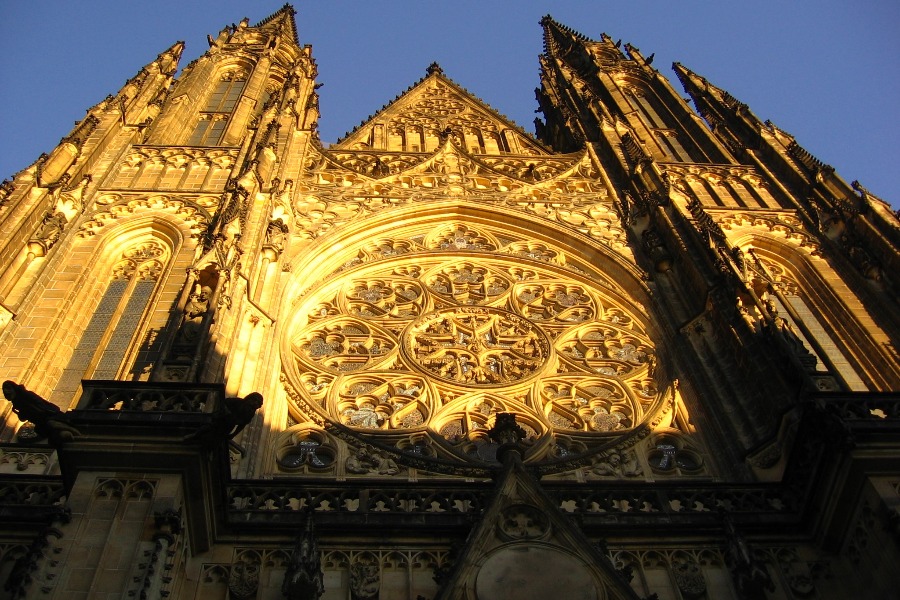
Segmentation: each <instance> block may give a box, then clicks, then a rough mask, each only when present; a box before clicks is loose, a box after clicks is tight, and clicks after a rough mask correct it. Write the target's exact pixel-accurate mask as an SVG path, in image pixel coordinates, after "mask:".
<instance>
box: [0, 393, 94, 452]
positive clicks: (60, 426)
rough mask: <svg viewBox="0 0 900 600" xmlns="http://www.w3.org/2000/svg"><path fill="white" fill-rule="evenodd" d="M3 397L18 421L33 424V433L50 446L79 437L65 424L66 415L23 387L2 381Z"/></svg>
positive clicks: (74, 430)
mask: <svg viewBox="0 0 900 600" xmlns="http://www.w3.org/2000/svg"><path fill="white" fill-rule="evenodd" d="M3 395H4V396H5V397H6V399H7V400H9V401H10V402H12V405H13V408H12V410H13V412H14V413H16V416H17V417H19V420H20V421H29V422H31V423H33V424H34V431H35V432H36V433H37V434H38V435H40V436H42V437H46V438H47V439H48V440H49V442H50V444H51V445H52V446H54V447H59V446H61V445H62V444H64V443H65V442H70V441H72V439H73V438H74V437H75V436H77V435H81V433H80V432H79V431H78V430H77V429H75V428H74V427H72V426H71V425H69V424H68V423H67V422H66V421H67V419H68V417H67V415H66V413H64V412H62V410H60V408H59V407H58V406H56V405H55V404H52V403H50V402H48V401H46V400H44V399H43V398H41V397H40V396H38V395H37V394H35V393H34V392H32V391H29V390H27V389H25V386H24V385H19V384H18V383H15V382H14V381H9V380H7V381H4V382H3Z"/></svg>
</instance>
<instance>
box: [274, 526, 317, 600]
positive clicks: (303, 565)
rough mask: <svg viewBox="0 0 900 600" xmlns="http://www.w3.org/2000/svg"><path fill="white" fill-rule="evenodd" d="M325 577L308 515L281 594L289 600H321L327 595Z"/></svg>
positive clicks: (295, 547) (292, 554)
mask: <svg viewBox="0 0 900 600" xmlns="http://www.w3.org/2000/svg"><path fill="white" fill-rule="evenodd" d="M324 577H325V575H324V574H323V573H322V564H321V554H320V553H319V545H318V543H317V542H316V537H315V532H314V531H313V522H312V517H311V516H309V515H307V517H306V526H305V528H304V531H303V533H301V534H300V535H299V536H298V537H297V542H296V543H295V544H294V550H293V552H291V558H290V562H289V563H288V567H287V571H286V572H285V574H284V581H283V582H282V584H281V593H282V594H284V597H285V598H287V600H319V598H321V597H322V594H324V593H325V583H324V581H323V579H324Z"/></svg>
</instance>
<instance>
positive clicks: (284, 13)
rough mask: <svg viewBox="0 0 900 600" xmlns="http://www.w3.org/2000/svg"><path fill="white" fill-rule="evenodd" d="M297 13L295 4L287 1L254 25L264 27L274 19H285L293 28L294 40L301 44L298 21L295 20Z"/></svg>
mask: <svg viewBox="0 0 900 600" xmlns="http://www.w3.org/2000/svg"><path fill="white" fill-rule="evenodd" d="M296 14H297V10H296V9H295V8H294V7H293V5H291V4H289V3H285V5H284V6H282V7H281V8H279V9H278V10H276V11H275V12H274V13H272V14H271V15H269V16H268V17H266V18H265V19H263V20H262V21H260V22H259V23H257V24H256V25H254V27H263V26H265V25H268V24H269V23H272V22H274V21H278V20H284V21H286V22H287V23H288V25H289V26H290V28H291V32H292V33H293V34H294V42H295V43H296V44H297V45H298V46H299V45H300V37H299V36H298V35H297V23H296V21H294V15H296Z"/></svg>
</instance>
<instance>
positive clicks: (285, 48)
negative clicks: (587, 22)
mask: <svg viewBox="0 0 900 600" xmlns="http://www.w3.org/2000/svg"><path fill="white" fill-rule="evenodd" d="M541 27H542V28H543V35H544V53H543V54H542V56H541V57H540V66H541V80H540V88H538V89H537V90H536V93H537V101H538V105H539V110H540V112H541V113H542V115H543V119H538V120H536V123H535V125H536V129H537V136H532V135H530V134H528V133H526V132H525V131H524V130H522V129H521V128H520V127H519V126H517V125H516V124H515V123H513V122H511V121H510V120H509V119H508V118H506V117H505V116H503V115H501V114H499V113H498V112H497V111H495V110H494V109H493V108H491V107H490V106H489V105H488V104H486V103H485V102H484V101H482V100H481V99H479V98H478V97H476V96H475V95H473V94H472V93H471V92H470V91H468V90H466V89H464V88H463V87H461V86H459V85H458V84H457V83H455V82H454V81H453V80H452V79H451V78H450V77H449V76H448V75H447V74H445V73H444V72H443V70H442V69H441V67H440V66H439V65H437V64H432V65H430V66H429V67H428V68H427V70H426V72H425V76H424V77H422V79H420V80H418V81H417V82H415V83H414V84H413V85H411V86H410V87H409V88H408V89H407V90H406V91H405V92H403V93H402V94H400V95H399V96H397V97H396V98H395V99H394V100H393V101H391V102H390V103H388V104H387V105H385V106H383V107H382V108H381V109H380V110H378V111H377V112H375V113H374V114H372V115H371V116H370V117H369V118H368V119H367V120H365V121H364V122H363V123H361V124H360V125H359V126H357V127H356V128H355V129H353V130H352V131H350V132H349V133H347V134H346V135H345V136H344V137H343V138H342V139H340V140H338V141H337V142H336V143H333V144H325V143H323V142H322V141H321V140H320V139H319V136H318V133H317V118H318V115H319V103H318V95H317V93H316V89H317V87H318V85H319V84H317V83H316V76H317V68H316V63H315V61H314V60H313V58H312V49H311V48H310V47H309V46H302V45H301V44H300V42H299V38H298V33H297V26H296V24H295V21H294V11H293V9H292V8H291V7H290V6H288V5H286V6H285V7H283V8H282V9H280V10H279V11H277V12H276V13H275V14H273V15H272V16H270V17H268V18H266V19H264V20H263V21H261V22H259V23H257V24H255V25H251V24H250V22H249V21H248V20H247V19H245V20H244V21H241V22H240V24H238V25H232V26H228V27H226V28H225V29H223V30H222V31H221V32H220V33H219V35H218V36H217V37H215V38H213V37H212V36H209V40H208V41H209V49H208V50H207V51H206V52H205V53H204V54H203V56H201V57H200V58H198V59H197V60H196V61H194V62H192V63H191V64H189V65H187V66H185V67H184V68H182V69H181V71H180V72H178V59H179V57H180V54H181V51H182V48H183V44H182V43H181V42H178V43H176V44H175V45H173V46H172V47H171V48H169V49H168V50H166V51H165V52H163V53H162V54H160V55H159V57H157V59H156V60H155V61H153V62H151V63H150V64H149V65H147V66H146V67H144V68H143V69H142V70H141V71H140V72H139V73H138V74H137V75H136V76H135V77H134V78H132V79H130V80H129V81H128V82H126V84H125V86H124V87H123V88H122V89H121V90H120V91H119V93H118V94H117V95H115V96H110V97H108V98H106V99H105V100H104V101H102V102H101V103H100V104H98V105H96V106H95V107H93V108H92V109H90V111H89V112H88V115H87V117H85V119H84V120H83V121H82V122H81V123H79V124H78V125H77V126H76V127H75V129H74V130H73V131H72V133H71V134H69V135H68V136H67V137H65V138H63V139H62V141H61V142H60V144H59V145H58V146H57V147H56V148H55V149H54V150H53V152H51V153H50V154H49V155H46V156H42V157H40V158H39V159H38V160H37V161H36V162H35V163H34V164H32V165H31V166H30V167H28V168H26V169H25V170H23V171H21V172H20V173H17V174H16V175H15V176H14V178H13V179H12V180H10V181H5V182H4V183H3V184H2V189H0V227H2V230H3V236H2V237H0V311H2V313H0V367H2V375H3V379H6V380H8V381H7V382H6V383H4V385H3V391H4V395H5V397H6V399H7V400H8V402H3V409H4V411H5V417H6V420H5V427H4V429H3V430H2V432H0V436H2V437H0V440H2V443H0V453H2V455H0V489H2V490H3V493H2V494H0V508H2V510H0V515H2V516H0V580H2V581H4V582H5V588H4V589H5V593H6V594H7V595H8V596H9V597H12V598H20V597H28V598H38V597H49V598H63V597H68V596H71V595H75V596H78V597H85V598H87V597H91V598H95V597H98V598H99V597H106V596H108V597H113V596H115V597H122V596H123V595H127V596H140V597H153V598H156V597H167V596H168V597H177V598H198V599H199V598H223V599H224V598H239V599H250V598H255V599H260V600H262V599H269V598H290V599H301V598H315V599H318V598H334V599H338V598H353V599H359V600H367V599H374V598H381V599H383V600H388V599H394V598H397V599H400V598H403V599H411V598H416V597H421V598H428V599H429V600H431V599H436V598H470V599H475V598H478V599H481V600H486V599H490V598H506V597H509V590H510V589H511V588H515V589H516V595H517V596H522V597H525V598H542V597H546V596H549V595H551V594H554V595H556V596H562V597H571V598H597V599H601V598H610V599H612V598H631V599H636V598H642V597H648V596H650V595H651V594H658V597H660V598H679V599H680V598H735V599H742V598H798V597H804V598H808V597H815V598H842V597H848V595H852V593H853V591H854V590H856V589H859V587H860V586H861V585H862V584H863V583H862V582H864V581H865V582H866V583H865V585H866V586H867V588H868V589H869V590H871V591H872V593H873V594H874V596H873V597H885V598H887V597H889V595H890V593H891V591H892V590H893V589H895V586H896V584H897V581H896V578H897V574H896V572H895V571H896V569H891V568H889V565H891V564H895V563H896V562H898V561H900V548H898V545H900V537H898V530H897V523H898V514H900V512H898V510H900V469H898V467H897V464H898V462H897V458H898V453H900V435H898V419H900V410H898V406H900V398H898V397H897V393H896V390H898V389H900V355H898V351H897V346H896V343H897V342H896V340H898V339H900V311H898V307H897V301H896V298H897V286H898V285H900V282H898V281H897V275H896V273H897V271H898V267H900V250H898V249H900V222H898V219H897V215H896V214H894V213H893V212H892V211H891V210H890V208H889V206H888V205H887V204H886V203H884V202H883V201H882V200H880V199H878V198H876V197H875V196H873V195H872V194H870V193H869V192H868V191H867V190H866V189H865V188H863V187H862V186H861V185H860V184H858V183H857V182H854V183H853V184H851V185H847V184H846V183H845V182H844V181H843V180H842V179H841V178H840V177H839V176H838V175H837V174H836V173H835V171H834V169H833V168H831V167H830V166H828V165H824V164H822V163H821V162H820V161H818V160H817V159H815V158H814V157H813V156H812V155H810V154H809V153H808V152H807V151H806V150H804V149H803V148H802V147H801V146H800V145H799V144H798V143H797V142H796V140H794V139H793V138H792V137H791V136H790V135H788V134H787V133H785V132H783V131H782V130H780V129H778V128H777V127H775V126H774V125H772V124H771V123H768V122H766V123H763V122H760V121H759V120H758V119H757V118H756V117H755V116H754V115H753V114H752V113H751V112H750V110H749V108H748V107H747V106H746V105H743V104H741V103H740V102H739V101H737V100H736V99H734V98H733V97H731V96H730V95H729V94H728V93H727V92H725V91H723V90H721V89H719V88H717V87H716V86H714V85H712V84H711V83H709V82H708V81H707V80H706V79H704V78H703V77H701V76H699V75H697V74H695V73H693V72H692V71H690V70H688V69H687V68H685V67H683V66H682V65H680V64H677V63H676V64H675V65H674V69H675V73H676V75H677V77H678V79H679V80H680V82H681V83H682V85H683V86H684V88H685V91H686V92H687V93H688V94H689V95H690V97H691V98H692V99H693V102H694V104H695V107H696V112H695V111H694V110H693V109H692V108H691V107H690V106H689V105H688V104H687V103H686V102H685V100H684V99H683V98H682V96H681V94H680V93H678V92H676V91H675V89H674V88H673V87H672V85H671V84H670V82H669V81H668V80H667V79H666V78H665V77H664V76H663V75H661V74H660V73H659V72H658V71H657V70H656V69H654V68H653V66H652V63H653V55H652V54H651V55H650V56H648V57H644V55H643V54H641V52H640V51H639V50H638V49H637V48H635V47H633V46H630V45H628V44H625V45H624V46H622V45H621V43H620V42H615V43H614V42H613V40H612V39H611V38H610V37H608V36H606V35H605V34H604V35H602V36H601V37H600V39H599V40H592V39H589V38H587V37H586V36H583V35H581V34H579V33H577V32H575V31H574V30H572V29H570V28H568V27H566V26H564V25H562V24H560V23H558V22H556V21H555V20H553V19H552V18H551V17H549V16H548V17H544V18H543V19H542V20H541ZM829 578H830V580H829V581H826V579H829ZM104 594H105V595H106V596H104Z"/></svg>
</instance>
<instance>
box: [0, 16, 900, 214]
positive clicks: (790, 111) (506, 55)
mask: <svg viewBox="0 0 900 600" xmlns="http://www.w3.org/2000/svg"><path fill="white" fill-rule="evenodd" d="M281 4H282V3H281V2H276V1H255V2H246V1H245V2H238V1H233V0H217V1H211V0H190V1H188V0H182V1H179V2H175V1H172V0H155V1H154V2H136V1H127V2H126V1H112V0H89V1H85V2H69V1H63V0H45V1H39V0H38V1H35V0H0V81H2V86H0V179H2V178H4V177H8V176H10V175H12V174H13V173H15V172H16V171H18V170H19V169H22V168H24V167H25V166H27V165H28V164H30V163H31V162H33V161H34V160H35V159H36V158H37V156H38V155H39V154H40V153H41V152H48V151H50V150H51V149H52V148H53V147H54V146H55V144H56V143H57V142H58V141H59V139H60V138H61V137H62V136H64V135H66V134H67V133H68V132H69V130H70V128H71V126H72V124H73V122H74V121H76V120H78V119H81V118H82V117H83V116H84V114H85V110H86V109H87V108H89V107H90V106H91V105H93V104H95V103H97V102H99V101H100V100H101V99H103V98H104V97H105V96H106V95H107V94H109V93H114V92H116V91H117V90H118V89H119V88H120V87H121V85H122V83H124V81H125V80H126V79H128V78H129V77H131V76H133V75H134V74H135V73H137V71H138V70H139V69H140V68H141V67H142V66H143V65H144V64H146V63H148V62H150V61H151V60H153V58H154V57H155V56H156V55H157V54H158V53H159V52H161V51H162V50H164V49H165V48H166V47H168V46H169V45H170V44H172V43H173V42H174V41H176V40H184V41H185V42H186V43H187V49H186V51H185V55H184V58H183V61H182V65H184V64H187V62H188V61H189V60H192V59H193V58H195V57H196V56H198V55H199V54H201V53H202V52H203V51H204V50H205V49H206V48H207V44H206V34H207V33H212V34H213V35H215V34H216V33H217V32H218V31H219V30H220V29H221V28H222V27H223V26H224V25H226V24H230V23H232V22H238V21H239V20H240V19H241V18H242V17H244V16H247V17H249V18H250V20H251V22H253V23H255V22H257V21H259V20H261V19H263V18H265V17H266V16H268V15H269V14H271V13H272V12H274V11H275V10H277V9H278V8H279V7H280V6H281ZM294 6H295V8H296V9H297V11H298V14H297V23H298V28H299V31H300V41H301V43H303V44H312V46H313V56H314V57H315V58H316V60H317V62H318V64H319V81H320V82H322V83H324V84H325V85H324V87H323V88H322V89H321V90H320V94H321V110H322V116H321V120H320V131H321V134H322V139H323V141H325V142H333V141H335V140H336V139H337V138H338V137H340V136H341V135H343V134H344V133H345V132H347V131H348V130H350V129H352V128H353V127H354V126H355V125H356V124H358V123H359V122H360V121H361V120H362V119H365V118H366V117H367V116H368V115H369V114H371V113H373V112H375V111H377V110H378V109H379V108H380V107H381V106H382V105H383V104H384V103H386V102H388V101H390V100H391V99H392V98H393V97H394V96H396V95H397V94H398V93H400V92H402V91H403V90H405V89H406V88H407V86H409V85H410V84H411V83H413V82H414V81H416V80H417V79H418V78H419V77H421V76H422V75H423V74H424V73H425V68H426V66H427V65H428V64H429V63H430V62H432V61H437V62H439V63H440V64H441V66H442V67H443V68H444V72H445V73H446V74H447V75H448V76H450V77H451V78H452V79H454V80H455V81H456V82H457V83H459V84H461V85H463V86H465V87H466V88H468V89H469V91H471V92H472V93H474V94H475V95H477V96H479V97H480V98H482V99H483V100H485V101H487V102H488V103H489V104H491V105H492V106H494V107H495V108H496V109H497V110H499V111H500V112H501V113H504V114H506V115H507V116H509V117H510V118H512V119H513V120H515V121H516V122H517V123H519V124H520V125H522V126H523V127H525V129H526V130H528V131H532V130H533V125H532V121H533V119H534V116H535V115H534V109H535V108H536V103H535V101H534V93H533V90H534V88H535V87H536V86H537V85H539V80H538V62H537V55H538V54H539V53H540V52H541V29H540V27H539V26H538V20H539V19H540V17H541V16H542V15H544V14H547V13H550V14H552V15H553V16H554V17H555V18H556V19H557V20H558V21H561V22H563V23H565V24H566V25H569V26H570V27H573V28H574V29H576V30H578V31H580V32H581V33H583V34H585V35H587V36H588V37H593V38H597V37H599V36H600V34H601V33H602V32H606V33H608V34H609V35H610V36H611V37H612V38H613V39H619V38H622V39H623V40H624V41H625V42H630V43H631V44H633V45H634V46H637V47H638V48H640V49H641V51H642V52H643V53H644V55H645V56H646V55H649V54H650V53H655V54H656V60H655V62H654V66H655V67H657V68H659V69H660V70H661V71H663V72H664V73H665V74H666V75H668V76H670V77H672V74H671V70H670V68H669V66H670V65H671V63H672V62H673V61H676V60H677V61H679V62H682V63H683V64H685V65H686V66H687V67H689V68H691V69H693V70H694V71H696V72H698V73H700V74H701V75H704V76H705V77H707V78H708V79H709V80H710V81H711V82H712V83H714V84H716V85H718V86H720V87H723V88H725V89H726V90H728V91H729V92H730V93H731V94H732V95H734V96H735V97H737V98H738V99H740V100H741V101H743V102H745V103H747V104H749V106H750V108H751V110H753V112H755V113H756V114H757V115H758V116H759V117H761V118H763V119H771V120H772V121H773V122H774V123H775V124H776V125H778V126H779V127H780V128H782V129H784V130H786V131H788V132H790V133H792V134H793V135H795V136H796V137H797V139H798V141H799V142H800V143H801V144H802V145H803V146H805V147H806V149H807V150H809V151H810V152H812V153H813V154H814V155H815V156H817V157H818V158H819V159H821V160H823V161H824V162H827V163H829V164H831V165H833V166H834V167H835V168H836V169H837V171H838V173H839V174H840V175H841V176H842V177H844V178H845V179H846V180H847V181H851V180H853V179H859V180H860V182H861V183H862V184H863V185H865V186H866V187H868V188H869V189H870V190H871V191H872V192H873V193H875V194H877V195H879V196H881V197H882V198H884V199H885V200H888V201H889V202H891V203H892V204H893V205H894V206H895V207H896V206H900V193H898V190H900V169H898V167H897V164H898V162H900V145H898V143H897V140H896V137H897V134H898V133H900V116H898V106H900V36H898V35H897V31H898V27H900V2H897V1H896V0H882V1H878V0H858V1H856V2H850V1H847V0H845V1H836V0H821V1H813V0H780V1H772V0H757V1H756V2H738V1H730V0H729V1H721V0H720V1H718V2H716V1H699V0H681V1H679V2H672V1H668V2H666V1H663V0H630V1H627V0H619V1H617V2H605V1H598V0H594V1H583V2H582V1H570V2H537V1H532V0H520V1H518V2H500V1H497V0H481V1H479V2H475V1H469V0H457V1H454V2H431V1H422V0H418V1H413V0H408V1H400V0H397V1H394V2H371V1H370V2H361V1H360V2H349V1H342V0H333V1H330V2H324V1H316V2H303V1H300V0H298V1H296V2H295V3H294ZM676 89H679V90H680V89H681V88H680V86H678V85H677V84H676Z"/></svg>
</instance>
